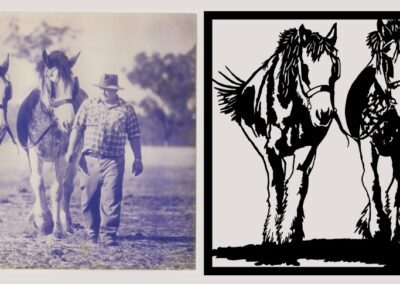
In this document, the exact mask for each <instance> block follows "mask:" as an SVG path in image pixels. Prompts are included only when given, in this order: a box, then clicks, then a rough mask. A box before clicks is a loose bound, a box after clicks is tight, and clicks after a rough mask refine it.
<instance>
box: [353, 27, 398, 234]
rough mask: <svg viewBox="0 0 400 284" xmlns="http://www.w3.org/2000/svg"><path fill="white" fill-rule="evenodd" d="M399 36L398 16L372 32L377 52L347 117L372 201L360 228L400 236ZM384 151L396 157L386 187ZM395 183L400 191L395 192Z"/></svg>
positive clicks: (369, 42)
mask: <svg viewBox="0 0 400 284" xmlns="http://www.w3.org/2000/svg"><path fill="white" fill-rule="evenodd" d="M399 40H400V22H399V21H398V20H388V22H387V23H386V24H385V23H384V22H383V21H382V20H378V22H377V31H373V32H371V33H370V34H369V35H368V37H367V45H368V47H369V48H370V49H371V55H372V58H371V60H370V62H369V63H368V65H367V66H366V67H365V68H364V70H362V71H361V73H360V74H359V75H358V77H357V78H356V79H355V81H354V82H353V84H352V85H351V87H350V90H349V92H348V94H347V99H346V107H345V116H346V122H347V125H348V128H349V132H350V134H349V135H350V136H351V137H353V138H354V139H355V140H356V141H357V144H358V147H359V151H360V155H361V161H362V165H363V174H362V184H363V186H364V188H365V191H366V193H367V195H368V204H367V206H366V207H365V209H364V210H363V211H362V214H361V218H360V220H359V221H358V223H357V229H356V231H357V232H359V233H360V234H361V235H363V236H364V237H365V238H374V239H381V240H389V239H396V240H399V237H400V231H399V230H400V227H399V206H400V189H399V186H400V117H399V115H398V113H397V111H396V108H395V107H394V105H395V104H396V101H395V100H394V99H393V98H392V90H393V89H395V88H396V87H398V86H399V85H400V81H394V80H393V76H394V74H395V71H396V69H395V67H396V66H395V62H396V60H397V58H398V55H399V52H400V42H399ZM397 68H398V67H397ZM398 71H399V70H398ZM380 156H386V157H390V158H391V162H392V167H393V176H392V180H391V182H390V185H389V188H388V189H387V190H382V188H381V186H380V182H379V176H380V175H379V171H380V170H379V168H378V160H379V157H380ZM394 181H396V182H397V185H395V184H394ZM391 188H394V191H395V197H394V198H393V197H391V192H392V191H393V190H391Z"/></svg>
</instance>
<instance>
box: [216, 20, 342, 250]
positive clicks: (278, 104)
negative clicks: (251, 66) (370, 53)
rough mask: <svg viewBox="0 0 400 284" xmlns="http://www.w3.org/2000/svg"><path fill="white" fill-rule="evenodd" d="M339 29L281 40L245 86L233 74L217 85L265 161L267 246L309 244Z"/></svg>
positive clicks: (290, 34) (225, 106)
mask: <svg viewBox="0 0 400 284" xmlns="http://www.w3.org/2000/svg"><path fill="white" fill-rule="evenodd" d="M336 38H337V36H336V24H334V25H333V26H332V28H331V30H330V31H329V33H328V34H327V36H326V37H323V36H321V35H320V34H318V33H316V32H312V31H311V30H308V29H306V28H305V27H304V26H303V25H301V26H300V28H299V29H294V28H293V29H288V30H285V31H284V32H283V33H281V35H280V39H279V42H278V47H277V49H276V51H275V53H274V54H273V55H272V56H271V57H270V58H269V59H268V60H267V61H266V62H265V63H264V64H262V66H261V67H259V68H258V69H257V70H256V71H255V72H254V73H253V74H252V75H251V76H250V78H249V79H248V80H247V81H243V80H241V79H240V78H239V77H237V76H236V75H235V74H234V73H233V72H231V71H230V70H229V69H228V67H227V70H228V71H229V73H230V75H226V74H224V73H222V72H219V73H220V74H221V76H223V77H224V78H225V80H226V81H228V82H229V83H221V82H218V81H216V80H213V81H214V83H215V86H214V88H215V89H216V90H217V91H218V92H219V94H218V96H219V98H220V101H219V103H220V105H221V106H222V109H221V112H222V113H225V114H231V117H232V120H233V121H235V122H237V123H238V124H239V126H240V128H241V129H242V130H243V132H244V134H245V136H246V137H247V139H248V140H249V141H250V142H251V144H252V145H253V147H254V148H255V150H256V151H257V153H258V154H259V156H260V157H261V158H262V160H263V163H264V167H265V169H266V172H267V175H268V184H267V190H268V200H267V205H268V213H267V217H266V221H265V225H264V231H263V243H278V244H280V243H286V242H294V241H300V240H302V239H303V238H304V232H303V218H304V210H303V204H304V200H305V197H306V194H307V190H308V183H309V175H310V172H311V169H312V167H313V164H314V160H315V156H316V151H317V148H318V145H319V144H320V143H321V141H322V140H323V139H324V137H325V135H326V133H327V132H328V128H329V126H330V124H331V121H332V119H333V118H334V117H335V111H334V107H333V103H334V102H333V97H334V84H335V82H336V80H337V79H338V78H339V76H340V74H339V72H340V61H339V58H338V57H337V50H336V49H335V43H336Z"/></svg>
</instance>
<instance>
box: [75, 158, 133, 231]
mask: <svg viewBox="0 0 400 284" xmlns="http://www.w3.org/2000/svg"><path fill="white" fill-rule="evenodd" d="M124 165H125V162H124V157H121V158H101V157H93V156H89V155H82V158H81V160H80V163H79V172H80V179H81V189H82V211H83V221H84V224H85V228H86V230H87V237H88V238H94V239H97V237H98V235H99V232H100V234H101V237H102V238H104V239H110V238H111V239H115V237H116V233H117V230H118V227H119V223H120V214H121V200H122V180H123V176H124Z"/></svg>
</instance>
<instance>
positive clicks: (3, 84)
mask: <svg viewBox="0 0 400 284" xmlns="http://www.w3.org/2000/svg"><path fill="white" fill-rule="evenodd" d="M8 66H9V56H8V55H7V58H6V60H5V61H4V62H3V64H1V65H0V143H1V141H2V140H3V138H4V136H5V135H6V133H7V127H8V125H7V105H8V101H9V100H10V99H11V97H12V87H11V82H10V81H9V80H8V79H7V77H6V75H7V71H8Z"/></svg>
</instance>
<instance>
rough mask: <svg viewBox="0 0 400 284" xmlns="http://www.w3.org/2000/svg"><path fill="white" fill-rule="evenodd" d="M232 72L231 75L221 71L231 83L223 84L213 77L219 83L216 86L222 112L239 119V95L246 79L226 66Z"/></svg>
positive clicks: (233, 118)
mask: <svg viewBox="0 0 400 284" xmlns="http://www.w3.org/2000/svg"><path fill="white" fill-rule="evenodd" d="M225 67H226V66H225ZM226 69H227V70H228V72H229V73H230V75H231V76H230V77H229V76H227V75H225V74H224V73H222V72H221V71H219V72H218V73H219V74H221V76H222V77H224V78H225V79H226V80H227V81H228V82H229V83H228V84H223V83H221V82H218V81H216V80H214V79H213V82H214V83H215V84H216V85H217V86H216V87H214V89H216V90H217V91H218V97H219V101H218V103H219V105H220V106H221V107H222V108H221V112H222V113H225V114H231V118H232V120H235V121H237V120H238V119H239V112H238V109H239V108H238V106H239V99H238V98H239V95H240V93H241V92H242V90H243V86H244V84H245V81H243V80H242V79H240V78H239V77H238V76H236V75H235V74H234V73H233V72H232V71H231V70H230V69H229V68H228V67H226Z"/></svg>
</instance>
